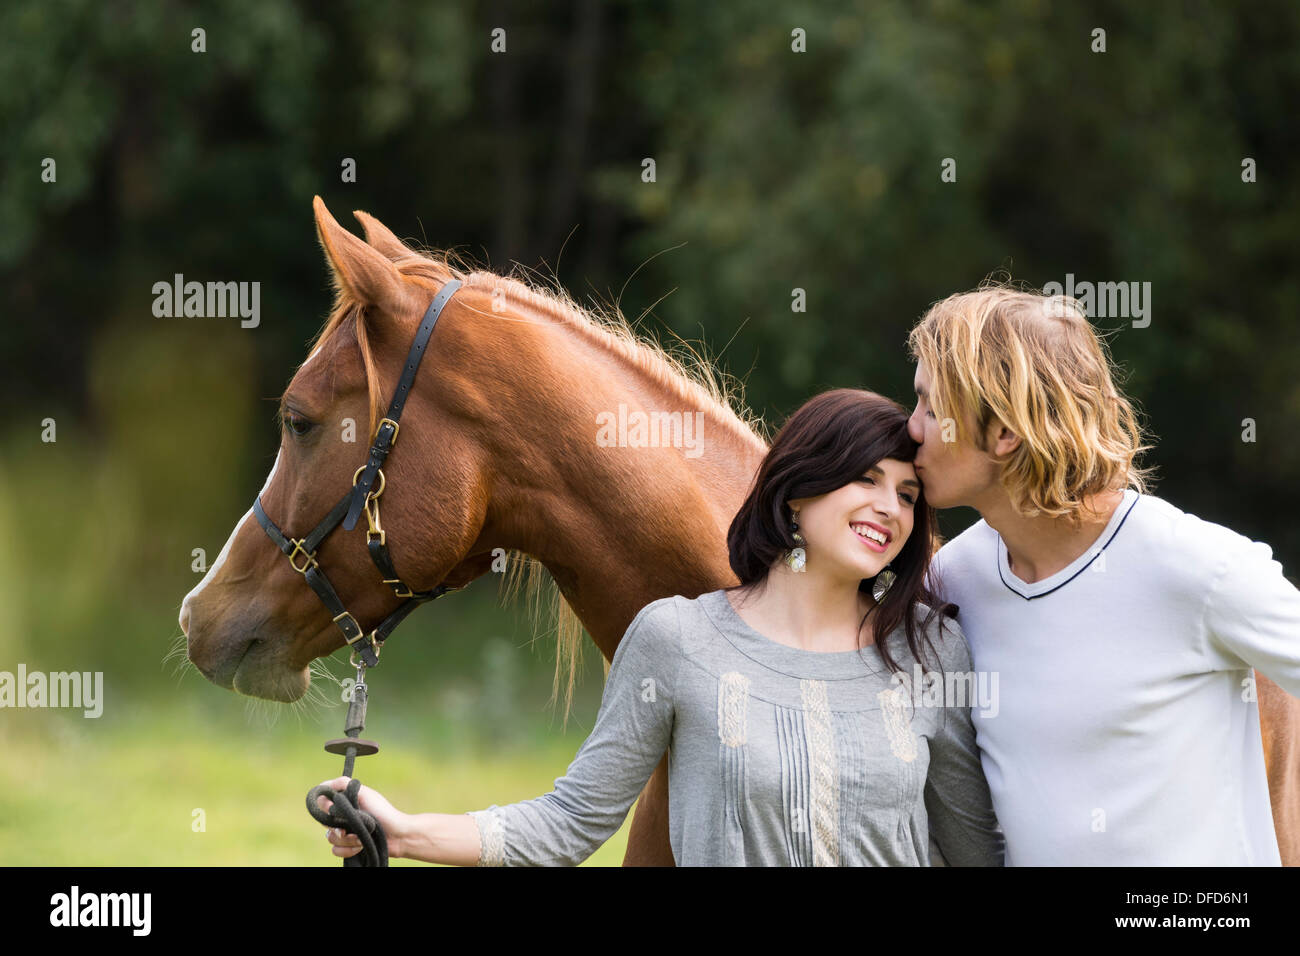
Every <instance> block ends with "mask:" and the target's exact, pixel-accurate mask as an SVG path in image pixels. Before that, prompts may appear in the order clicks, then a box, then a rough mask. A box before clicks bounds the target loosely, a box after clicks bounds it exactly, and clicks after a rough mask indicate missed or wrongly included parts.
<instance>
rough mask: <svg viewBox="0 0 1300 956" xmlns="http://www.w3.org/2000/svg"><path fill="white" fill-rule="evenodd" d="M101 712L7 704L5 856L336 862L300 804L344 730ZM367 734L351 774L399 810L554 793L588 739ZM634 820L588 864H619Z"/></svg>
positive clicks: (98, 862) (334, 768) (144, 862)
mask: <svg viewBox="0 0 1300 956" xmlns="http://www.w3.org/2000/svg"><path fill="white" fill-rule="evenodd" d="M107 716H108V715H105V718H101V719H100V720H99V721H97V720H87V719H84V718H82V717H81V716H80V715H75V716H74V715H72V714H68V713H66V712H65V713H56V712H52V711H43V712H32V711H7V712H6V714H5V720H4V721H0V755H2V756H3V760H4V765H5V768H6V771H7V773H6V776H7V778H8V779H7V781H6V784H5V786H4V787H3V788H0V865H4V866H14V865H37V866H63V865H75V866H114V865H128V864H129V865H138V866H159V865H180V866H339V865H341V864H340V861H339V860H338V859H337V858H336V857H334V856H332V855H331V853H330V846H329V844H328V843H327V842H326V840H325V835H324V834H325V831H324V828H323V827H321V826H320V824H318V823H316V822H315V821H314V820H313V819H312V818H311V817H310V816H309V815H308V813H307V811H306V808H305V806H304V801H305V797H306V793H307V791H308V790H309V789H310V788H311V787H313V786H315V785H316V784H318V783H320V782H321V781H322V780H326V779H329V778H331V777H333V776H335V775H337V773H338V772H339V769H340V768H341V766H342V759H341V758H339V757H336V756H332V755H330V754H326V753H325V752H324V751H323V750H322V749H321V746H322V744H323V743H324V741H325V740H326V739H327V738H328V737H333V736H339V733H338V731H337V730H334V729H326V730H321V729H318V728H316V727H315V726H299V725H297V723H296V722H294V721H292V720H290V721H284V720H281V721H279V722H278V723H277V724H276V725H275V726H272V727H265V726H257V721H256V720H245V721H244V722H243V723H242V724H241V723H240V722H239V721H238V720H235V719H224V720H216V721H214V720H212V719H211V716H210V715H208V714H204V713H202V712H201V710H199V709H198V708H195V709H193V710H192V711H190V712H186V711H184V710H180V711H178V710H177V709H176V708H175V707H168V708H166V709H165V710H158V711H153V710H150V709H148V708H147V707H141V708H140V709H138V710H136V711H134V712H132V713H131V714H129V715H124V716H122V717H119V718H117V719H115V720H114V721H113V722H112V723H111V724H110V723H101V721H104V720H106V719H107ZM335 718H336V715H334V714H333V713H332V712H331V713H329V714H327V715H325V719H324V720H322V721H321V723H322V724H323V725H324V726H325V727H326V728H333V727H334V726H335V724H337V723H338V720H337V719H335ZM290 725H291V726H290ZM368 734H370V731H369V730H368ZM373 736H374V737H375V738H377V739H378V740H379V742H380V744H381V747H382V750H381V752H380V753H379V754H378V755H376V756H374V757H370V758H365V759H362V760H359V761H358V766H357V776H358V777H360V778H361V779H362V781H363V782H364V783H366V785H367V786H372V787H374V788H375V789H377V790H379V791H380V792H381V793H383V794H384V795H385V796H386V797H387V798H388V799H389V800H391V801H392V802H393V804H394V805H395V806H397V807H398V808H400V809H402V810H405V811H407V812H440V813H442V812H445V813H458V812H463V811H466V810H479V809H483V808H485V807H487V806H489V805H491V804H494V803H495V804H499V805H505V804H508V803H513V802H515V801H518V800H527V799H531V798H532V797H536V796H539V795H541V794H543V793H547V792H549V791H550V790H551V789H552V787H553V786H554V781H555V778H556V777H559V776H562V775H563V773H564V771H565V768H566V767H567V766H568V763H569V761H570V760H572V758H573V755H574V754H575V753H576V751H577V746H578V745H579V744H580V743H581V740H582V734H581V733H579V734H577V735H576V736H575V735H574V733H573V732H572V728H571V731H570V733H569V734H568V735H564V736H561V735H560V734H558V732H557V733H554V734H550V735H546V734H543V735H540V738H539V739H538V740H534V741H530V742H528V743H527V744H524V745H519V744H515V745H512V746H510V747H509V748H491V751H492V752H484V748H481V747H464V746H458V745H457V743H456V741H454V740H451V739H449V738H448V735H447V733H446V732H445V731H444V730H440V729H439V728H437V727H434V728H433V729H432V730H431V731H430V732H429V733H428V734H427V736H428V738H429V740H430V741H431V742H430V743H429V744H427V745H424V746H422V745H421V744H420V741H419V740H418V739H412V738H418V736H419V732H418V730H415V731H413V730H412V729H411V727H410V725H409V724H407V725H406V731H405V732H404V733H400V734H397V733H394V734H391V735H390V736H392V737H395V738H397V739H396V741H393V740H390V739H388V737H386V736H383V735H381V734H378V733H375V734H373ZM196 810H201V811H202V812H203V822H204V827H203V829H202V830H201V831H199V830H197V829H196V825H195V821H196V819H197V818H196V814H195V811H196ZM628 819H629V820H630V819H631V814H629V816H628ZM628 826H629V824H628V823H627V822H625V823H624V825H623V827H622V828H621V829H620V830H619V831H618V832H617V833H616V834H615V835H614V836H613V837H612V838H611V839H610V840H609V842H607V843H606V844H605V845H604V846H603V847H601V848H600V849H598V850H597V851H596V853H595V854H594V855H593V856H592V857H591V858H590V859H589V860H588V861H587V863H586V864H585V865H592V866H617V865H619V864H620V863H621V862H622V859H623V852H624V849H625V847H626V844H627V831H628ZM394 865H395V866H420V865H423V864H418V863H411V862H410V861H406V860H396V861H394Z"/></svg>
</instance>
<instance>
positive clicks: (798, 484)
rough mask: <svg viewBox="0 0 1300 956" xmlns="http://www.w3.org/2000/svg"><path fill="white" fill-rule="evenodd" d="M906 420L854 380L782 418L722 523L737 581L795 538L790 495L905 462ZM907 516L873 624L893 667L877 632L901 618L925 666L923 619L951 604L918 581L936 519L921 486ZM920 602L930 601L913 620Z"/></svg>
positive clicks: (759, 578) (754, 573)
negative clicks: (906, 533)
mask: <svg viewBox="0 0 1300 956" xmlns="http://www.w3.org/2000/svg"><path fill="white" fill-rule="evenodd" d="M907 419H908V414H907V412H906V410H905V409H904V408H903V407H902V406H901V405H899V404H898V403H897V402H894V401H891V400H890V399H888V398H885V397H884V396H883V395H877V394H876V393H875V392H868V391H865V390H863V389H855V388H836V389H832V390H830V391H827V392H822V393H821V394H820V395H816V396H814V397H813V398H810V399H809V400H808V401H807V402H805V403H804V404H803V405H802V406H800V408H799V409H798V411H796V412H795V413H794V414H793V415H791V416H790V418H789V419H788V420H787V421H786V423H785V424H784V425H783V426H781V430H780V431H779V432H778V433H777V436H776V439H775V440H774V441H773V442H772V447H771V450H769V451H768V453H767V457H766V458H764V459H763V463H762V464H761V465H760V466H759V468H758V474H757V475H756V476H755V478H754V484H753V486H752V487H751V489H750V492H749V496H748V497H747V498H746V499H745V503H744V504H743V505H741V506H740V510H739V511H738V512H736V517H735V518H734V519H732V522H731V527H730V529H728V531H727V552H728V556H729V558H730V561H731V570H732V571H734V572H735V574H736V577H738V578H739V579H740V586H741V587H743V588H750V587H753V586H756V585H760V584H762V583H764V582H766V580H767V575H768V573H769V572H770V571H771V568H772V565H773V564H774V563H775V562H776V561H777V560H778V559H780V558H782V557H783V556H784V555H785V554H786V552H788V551H790V550H791V549H792V548H794V547H796V546H797V543H796V542H795V540H794V538H793V536H792V533H791V531H790V523H791V519H792V517H793V516H792V515H791V512H790V508H789V506H788V505H787V504H786V503H787V502H788V501H790V500H792V499H793V500H798V499H800V498H811V497H814V496H816V495H822V494H826V493H828V492H831V491H835V490H836V489H837V488H842V487H844V486H845V485H847V484H850V483H851V482H854V481H857V480H859V479H860V478H861V477H862V476H863V475H865V474H866V473H867V471H868V470H870V469H871V468H872V466H874V465H876V464H877V463H878V462H880V461H881V460H882V459H884V458H893V459H896V460H898V461H912V460H913V459H914V458H915V457H916V448H917V445H916V442H914V441H912V438H911V436H910V435H908V433H907ZM913 514H914V518H913V525H912V534H911V536H910V537H909V538H908V539H907V543H906V544H904V545H903V548H902V550H901V551H900V552H899V553H898V556H897V557H895V558H894V560H893V561H892V562H891V566H892V569H893V571H894V573H895V574H896V575H897V577H896V578H895V580H894V583H893V585H892V586H891V587H890V589H889V591H888V592H887V593H886V594H885V597H884V599H883V600H882V601H881V602H880V606H879V607H878V608H877V609H876V614H875V620H874V622H873V624H872V636H873V638H874V641H875V646H876V649H877V650H878V651H879V653H880V656H881V658H882V659H883V660H884V662H885V665H886V667H888V668H889V670H891V671H899V670H902V668H901V667H899V665H898V664H897V663H896V662H895V660H894V658H893V656H892V655H891V654H890V653H889V649H888V648H887V647H886V646H885V639H886V638H887V637H888V635H889V634H890V633H892V632H893V630H894V629H895V628H896V627H898V625H899V624H900V623H902V625H903V632H904V634H905V635H906V638H907V646H908V648H909V649H910V650H911V652H912V658H913V659H914V660H916V661H918V662H920V663H921V665H922V667H923V668H924V667H925V663H924V661H923V659H922V656H921V654H920V647H921V646H922V643H924V646H928V647H929V649H930V651H931V652H932V653H933V652H934V646H933V645H932V644H931V643H930V640H929V637H928V635H927V633H926V631H927V630H928V628H929V625H930V623H931V621H932V620H933V619H934V618H935V617H936V616H937V615H939V616H941V615H944V614H950V613H952V612H954V611H955V607H954V606H953V605H949V604H943V605H941V604H940V602H939V601H938V600H937V599H936V597H935V595H934V594H933V593H931V591H930V590H929V588H928V587H927V585H926V572H927V571H928V569H929V565H930V555H931V553H932V547H933V542H932V537H933V535H934V532H935V528H936V523H935V516H934V509H933V508H931V507H930V505H929V504H928V503H927V502H926V500H925V491H924V489H922V491H921V493H920V494H919V495H918V497H917V499H916V505H915V506H914V508H913ZM875 580H876V579H875V578H874V577H873V578H864V579H863V580H862V583H861V584H859V585H858V590H859V591H865V592H866V593H867V594H870V593H871V588H872V585H873V584H874V583H875ZM918 604H925V605H926V606H927V607H928V613H927V614H926V615H925V619H924V621H921V622H919V623H918V621H917V613H918V611H917V605H918ZM865 622H866V618H863V623H865ZM859 629H861V625H859ZM935 659H936V661H937V654H936V655H935Z"/></svg>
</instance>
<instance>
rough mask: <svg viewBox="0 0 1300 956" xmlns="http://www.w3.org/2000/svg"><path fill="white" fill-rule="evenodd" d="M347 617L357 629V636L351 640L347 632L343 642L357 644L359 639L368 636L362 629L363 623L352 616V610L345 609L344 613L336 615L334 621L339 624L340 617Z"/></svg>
mask: <svg viewBox="0 0 1300 956" xmlns="http://www.w3.org/2000/svg"><path fill="white" fill-rule="evenodd" d="M345 617H346V618H347V619H348V620H349V621H351V622H352V627H353V628H354V629H355V630H356V632H357V636H356V637H354V638H352V639H351V640H349V639H348V636H347V633H346V632H345V633H344V635H343V642H344V643H345V644H349V645H351V644H355V643H356V642H357V641H359V640H361V638H363V637H365V636H366V632H365V631H363V630H361V625H360V624H358V623H357V619H356V618H355V617H353V616H352V612H351V611H344V612H343V613H342V614H338V615H335V617H334V623H335V624H337V623H338V622H339V620H340V619H342V618H345Z"/></svg>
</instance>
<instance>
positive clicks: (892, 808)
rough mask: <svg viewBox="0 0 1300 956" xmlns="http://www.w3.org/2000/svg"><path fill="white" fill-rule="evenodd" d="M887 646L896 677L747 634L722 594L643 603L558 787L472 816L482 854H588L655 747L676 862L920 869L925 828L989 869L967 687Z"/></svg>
mask: <svg viewBox="0 0 1300 956" xmlns="http://www.w3.org/2000/svg"><path fill="white" fill-rule="evenodd" d="M935 627H936V630H933V631H931V639H932V642H933V645H934V647H935V649H936V650H937V651H938V652H939V655H940V661H941V664H942V668H943V671H944V672H945V673H946V674H948V675H952V674H953V673H954V672H969V671H970V670H971V658H970V650H969V648H968V647H967V644H966V639H965V637H964V636H963V635H962V633H961V631H960V629H959V628H958V627H957V626H956V624H955V623H954V622H953V621H952V620H951V619H945V620H944V621H943V626H942V632H940V631H939V630H938V629H937V627H938V625H935ZM889 642H890V643H889V649H890V653H891V654H892V656H893V657H894V659H895V661H897V662H898V664H899V665H900V666H901V667H902V668H903V669H904V671H905V672H906V673H907V674H908V675H909V684H908V685H901V684H900V682H899V680H897V679H895V680H894V681H891V680H890V675H889V673H888V671H887V669H886V668H885V666H884V664H883V662H882V661H881V660H880V657H879V655H878V653H877V651H876V649H875V648H874V647H866V648H864V649H862V650H861V651H844V652H830V653H821V652H817V651H805V650H800V649H798V648H794V647H790V646H788V645H785V644H780V643H778V642H776V641H773V640H771V639H769V638H767V637H765V636H763V635H762V634H759V633H758V632H757V631H755V630H754V629H753V628H751V627H750V626H749V625H748V624H746V623H745V621H744V620H743V619H742V618H741V617H740V615H738V614H737V613H736V611H735V609H734V608H732V606H731V603H730V601H728V600H727V596H726V594H725V593H724V592H723V591H713V592H710V593H708V594H703V595H701V596H700V597H698V598H696V599H693V600H692V599H689V598H685V597H682V596H680V595H676V596H674V597H670V598H664V599H662V600H658V601H653V602H651V603H650V604H648V605H646V606H645V607H644V608H642V609H641V611H640V612H639V613H638V614H637V616H636V618H635V619H634V620H633V621H632V624H631V625H630V626H629V628H628V630H627V633H626V634H625V635H624V637H623V641H622V643H620V644H619V646H618V650H617V651H616V652H615V654H614V660H613V661H612V663H611V665H610V670H609V675H608V678H607V680H606V683H605V689H604V694H603V697H602V700H601V706H600V712H599V714H598V716H597V718H596V725H595V727H594V728H593V730H592V732H591V735H590V736H589V737H588V738H587V740H586V741H585V742H584V743H583V745H582V747H581V749H579V751H578V754H577V756H576V757H575V758H574V760H573V762H572V763H571V764H570V765H569V769H568V771H567V773H566V774H565V775H564V776H563V777H561V778H559V779H558V780H556V781H555V789H554V790H553V791H552V792H551V793H548V794H545V795H543V796H540V797H537V798H536V799H534V800H526V801H523V802H521V803H514V804H510V805H509V806H504V807H500V806H497V805H495V804H493V805H492V806H490V807H489V808H487V809H486V810H477V811H472V812H471V814H470V815H471V816H472V817H474V819H475V821H476V822H477V824H478V828H479V836H480V842H481V846H482V850H481V855H480V859H479V865H480V866H488V865H507V866H530V865H531V866H545V865H573V864H577V863H579V862H581V861H582V860H585V859H586V858H587V857H588V856H590V855H591V854H592V853H593V852H594V851H595V850H596V849H597V847H599V846H600V845H601V844H602V843H604V842H605V841H606V840H608V839H609V838H610V836H612V835H613V834H614V832H615V831H616V830H617V829H618V828H619V827H620V826H621V825H622V823H623V821H624V819H625V818H626V817H627V813H628V810H629V809H630V808H631V806H632V804H633V803H634V802H635V801H636V798H637V796H638V795H639V794H640V792H641V790H642V788H643V787H644V786H645V784H646V781H647V780H649V778H650V775H651V773H653V771H654V768H655V767H656V765H657V764H658V763H659V760H660V758H661V757H662V756H663V753H664V750H665V748H671V755H670V761H669V812H668V816H669V833H670V840H671V844H672V851H673V857H674V859H675V860H676V862H677V864H678V865H679V866H718V865H734V866H745V865H748V866H837V865H839V866H862V865H885V866H927V865H929V864H930V862H931V861H930V837H931V835H933V837H934V839H935V840H936V842H937V843H938V845H939V848H940V849H941V850H942V852H943V856H944V858H945V859H946V861H947V862H948V863H949V864H952V865H965V866H971V865H991V866H1000V865H1002V862H1003V837H1002V832H1001V830H1000V828H999V827H998V824H997V820H996V817H995V816H994V813H993V809H992V802H991V800H990V797H989V788H988V784H987V782H986V781H985V779H984V774H983V771H982V769H981V766H980V756H979V751H978V749H977V748H976V743H975V733H974V729H973V727H972V723H971V718H970V705H971V700H970V698H969V697H968V698H967V699H966V700H965V702H964V705H963V704H962V702H961V701H960V700H959V699H957V698H956V697H955V695H950V696H949V699H947V700H946V701H945V699H944V695H943V694H942V693H941V692H940V691H936V690H935V687H934V685H933V684H931V683H925V682H923V683H922V685H921V686H919V687H913V686H912V685H914V684H915V683H916V681H915V680H914V679H913V678H914V675H915V672H914V670H913V663H914V660H913V658H912V656H911V654H910V653H909V652H908V648H907V642H906V640H905V639H904V638H903V636H902V633H901V629H900V630H899V631H896V632H895V633H894V634H892V635H890V637H889ZM949 680H951V676H950V677H949ZM954 683H955V682H954ZM941 686H942V685H940V690H941ZM927 688H928V689H929V690H930V691H932V693H929V694H926V693H923V691H925V690H926V689H927ZM954 701H956V703H954ZM976 703H977V705H978V704H979V703H980V702H978V701H977V702H976ZM983 703H985V704H987V701H985V702H983Z"/></svg>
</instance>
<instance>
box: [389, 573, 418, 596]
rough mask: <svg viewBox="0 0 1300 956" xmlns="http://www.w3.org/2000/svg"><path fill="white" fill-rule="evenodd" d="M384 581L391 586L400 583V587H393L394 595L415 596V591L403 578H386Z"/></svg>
mask: <svg viewBox="0 0 1300 956" xmlns="http://www.w3.org/2000/svg"><path fill="white" fill-rule="evenodd" d="M384 583H385V584H387V585H389V586H390V587H391V586H392V585H394V584H396V585H399V587H395V588H393V595H394V596H395V597H399V598H413V597H415V592H414V591H412V590H411V588H410V587H409V586H408V585H406V584H403V583H402V579H401V578H384Z"/></svg>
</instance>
